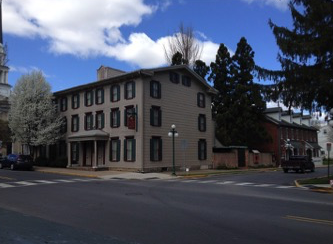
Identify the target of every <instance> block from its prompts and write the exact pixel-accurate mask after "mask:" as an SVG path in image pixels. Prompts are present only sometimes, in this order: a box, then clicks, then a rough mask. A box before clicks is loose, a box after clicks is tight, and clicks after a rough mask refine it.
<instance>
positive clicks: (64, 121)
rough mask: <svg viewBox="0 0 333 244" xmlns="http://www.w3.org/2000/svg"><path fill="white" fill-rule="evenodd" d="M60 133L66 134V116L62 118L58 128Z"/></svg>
mask: <svg viewBox="0 0 333 244" xmlns="http://www.w3.org/2000/svg"><path fill="white" fill-rule="evenodd" d="M60 132H61V133H66V132H67V118H66V116H65V117H63V118H62V124H61V128H60Z"/></svg>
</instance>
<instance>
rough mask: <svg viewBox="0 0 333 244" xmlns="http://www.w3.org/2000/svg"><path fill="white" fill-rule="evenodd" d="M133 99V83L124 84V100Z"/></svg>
mask: <svg viewBox="0 0 333 244" xmlns="http://www.w3.org/2000/svg"><path fill="white" fill-rule="evenodd" d="M134 97H135V82H134V81H129V82H127V83H126V84H125V99H133V98H134Z"/></svg>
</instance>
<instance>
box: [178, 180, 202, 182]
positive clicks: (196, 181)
mask: <svg viewBox="0 0 333 244" xmlns="http://www.w3.org/2000/svg"><path fill="white" fill-rule="evenodd" d="M198 181H199V180H183V181H181V182H182V183H192V182H198Z"/></svg>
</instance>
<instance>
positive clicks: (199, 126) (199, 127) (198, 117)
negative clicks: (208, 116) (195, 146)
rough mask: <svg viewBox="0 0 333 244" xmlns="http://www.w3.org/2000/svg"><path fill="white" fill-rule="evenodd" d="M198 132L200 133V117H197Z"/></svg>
mask: <svg viewBox="0 0 333 244" xmlns="http://www.w3.org/2000/svg"><path fill="white" fill-rule="evenodd" d="M198 130H199V131H201V128H200V115H199V117H198Z"/></svg>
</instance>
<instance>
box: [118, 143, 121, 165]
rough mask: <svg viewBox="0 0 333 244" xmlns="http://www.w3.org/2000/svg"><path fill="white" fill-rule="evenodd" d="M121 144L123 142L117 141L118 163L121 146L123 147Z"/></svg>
mask: <svg viewBox="0 0 333 244" xmlns="http://www.w3.org/2000/svg"><path fill="white" fill-rule="evenodd" d="M120 144H121V142H120V140H119V139H118V141H117V161H120V146H121V145H120Z"/></svg>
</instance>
